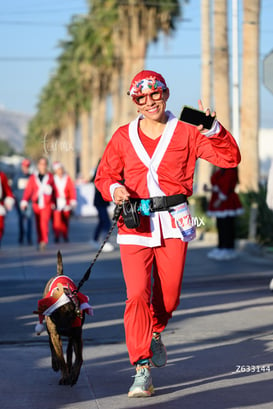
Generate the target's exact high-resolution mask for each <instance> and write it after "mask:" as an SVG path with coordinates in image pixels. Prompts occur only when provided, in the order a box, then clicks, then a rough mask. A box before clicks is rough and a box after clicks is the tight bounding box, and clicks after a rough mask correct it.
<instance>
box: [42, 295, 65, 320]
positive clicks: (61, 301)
mask: <svg viewBox="0 0 273 409" xmlns="http://www.w3.org/2000/svg"><path fill="white" fill-rule="evenodd" d="M69 302H70V298H69V297H67V295H66V294H65V293H63V294H62V295H61V296H60V298H58V300H57V301H56V302H55V303H54V304H53V305H51V306H50V307H49V308H48V309H47V310H45V311H44V312H43V315H47V316H48V315H50V314H52V313H53V311H55V310H57V308H59V307H61V306H62V305H65V304H68V303H69Z"/></svg>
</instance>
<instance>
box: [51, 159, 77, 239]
mask: <svg viewBox="0 0 273 409" xmlns="http://www.w3.org/2000/svg"><path fill="white" fill-rule="evenodd" d="M53 171H54V172H55V174H54V183H55V188H56V208H55V209H54V211H53V232H54V238H55V242H56V243H58V242H59V239H60V237H63V239H64V241H68V240H69V236H68V230H69V219H70V216H71V211H72V210H73V209H75V207H76V205H77V200H76V198H77V193H76V189H75V186H74V183H73V181H72V179H71V177H70V176H69V175H68V174H67V173H66V172H65V170H64V167H63V165H62V164H61V163H60V162H55V163H53Z"/></svg>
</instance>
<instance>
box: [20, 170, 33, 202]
mask: <svg viewBox="0 0 273 409" xmlns="http://www.w3.org/2000/svg"><path fill="white" fill-rule="evenodd" d="M33 188H34V175H31V176H30V177H29V179H28V182H27V185H26V188H25V190H24V193H23V197H22V200H25V201H26V202H28V201H29V200H31V198H32V195H33V193H34V189H33Z"/></svg>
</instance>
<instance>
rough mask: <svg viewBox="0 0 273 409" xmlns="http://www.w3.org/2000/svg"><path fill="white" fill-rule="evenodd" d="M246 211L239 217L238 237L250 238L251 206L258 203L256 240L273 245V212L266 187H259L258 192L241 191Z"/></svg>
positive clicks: (241, 198)
mask: <svg viewBox="0 0 273 409" xmlns="http://www.w3.org/2000/svg"><path fill="white" fill-rule="evenodd" d="M240 200H241V202H242V205H243V207H244V210H245V213H244V214H243V215H242V216H240V217H238V218H237V225H236V226H237V236H238V238H248V234H249V220H250V212H251V206H253V204H254V205H257V231H256V240H257V242H258V243H260V244H262V245H273V212H272V211H271V210H270V209H269V208H268V206H267V204H266V188H265V187H264V186H260V187H259V191H258V192H247V193H240Z"/></svg>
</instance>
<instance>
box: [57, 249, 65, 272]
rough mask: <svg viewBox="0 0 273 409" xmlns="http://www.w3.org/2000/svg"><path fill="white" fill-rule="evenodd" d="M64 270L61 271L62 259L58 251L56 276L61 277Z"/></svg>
mask: <svg viewBox="0 0 273 409" xmlns="http://www.w3.org/2000/svg"><path fill="white" fill-rule="evenodd" d="M63 273H64V270H63V258H62V253H61V252H60V250H59V251H58V253H57V276H61V275H63Z"/></svg>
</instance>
